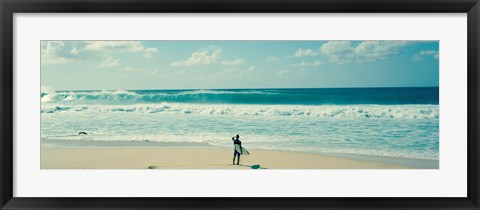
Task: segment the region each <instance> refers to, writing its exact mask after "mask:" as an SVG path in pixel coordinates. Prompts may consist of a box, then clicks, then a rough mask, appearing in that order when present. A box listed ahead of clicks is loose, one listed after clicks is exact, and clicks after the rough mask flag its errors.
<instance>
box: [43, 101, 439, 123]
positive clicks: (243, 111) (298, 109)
mask: <svg viewBox="0 0 480 210" xmlns="http://www.w3.org/2000/svg"><path fill="white" fill-rule="evenodd" d="M41 112H42V113H44V114H51V113H61V112H90V113H92V112H93V113H113V112H124V113H125V112H126V113H128V112H134V113H146V114H156V113H176V114H202V115H233V116H284V117H299V116H300V117H320V118H334V117H339V118H345V117H346V118H401V119H438V117H439V109H438V105H320V106H295V105H220V104H213V105H205V104H168V103H162V104H135V105H58V104H57V105H55V104H48V105H46V104H43V105H42V109H41Z"/></svg>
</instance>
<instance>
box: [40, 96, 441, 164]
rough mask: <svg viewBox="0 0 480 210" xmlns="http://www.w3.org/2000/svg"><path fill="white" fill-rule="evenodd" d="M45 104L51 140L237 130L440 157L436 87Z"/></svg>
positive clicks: (292, 145) (225, 134) (168, 138)
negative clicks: (79, 133) (80, 133)
mask: <svg viewBox="0 0 480 210" xmlns="http://www.w3.org/2000/svg"><path fill="white" fill-rule="evenodd" d="M41 101H42V103H41V104H42V108H41V120H42V121H41V135H42V138H43V139H60V140H92V141H146V140H148V141H151V142H190V143H194V142H195V143H208V144H211V145H217V146H225V147H231V144H232V143H231V140H230V138H231V137H232V136H233V135H235V134H237V133H239V134H240V138H241V140H242V142H243V145H244V146H245V147H247V148H249V149H272V150H288V151H298V152H313V153H340V154H358V155H375V156H389V157H409V158H420V159H432V160H438V149H439V132H438V124H439V109H438V88H436V87H435V88H338V89H336V88H333V89H248V90H245V89H244V90H136V91H105V90H103V91H56V92H54V91H51V92H42V93H41ZM80 131H84V132H87V133H88V135H86V136H85V135H77V134H78V132H80ZM89 142H90V141H89Z"/></svg>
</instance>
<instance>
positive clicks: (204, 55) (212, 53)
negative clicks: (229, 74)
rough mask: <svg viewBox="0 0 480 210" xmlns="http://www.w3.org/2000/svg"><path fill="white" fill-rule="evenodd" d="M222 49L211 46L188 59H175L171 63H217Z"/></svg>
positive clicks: (184, 64) (179, 64)
mask: <svg viewBox="0 0 480 210" xmlns="http://www.w3.org/2000/svg"><path fill="white" fill-rule="evenodd" d="M221 53H222V50H221V49H220V48H218V47H214V46H211V47H209V48H208V49H200V50H198V51H196V52H194V53H192V55H191V56H190V57H189V58H187V59H186V60H181V61H174V62H172V63H170V65H171V66H192V65H200V64H203V65H205V64H212V63H216V62H217V60H218V58H219V57H220V54H221Z"/></svg>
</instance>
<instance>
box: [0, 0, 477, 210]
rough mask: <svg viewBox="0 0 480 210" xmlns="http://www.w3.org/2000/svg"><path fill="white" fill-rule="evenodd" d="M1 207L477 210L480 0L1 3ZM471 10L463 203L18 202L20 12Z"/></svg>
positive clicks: (354, 200)
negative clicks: (16, 33) (16, 30)
mask: <svg viewBox="0 0 480 210" xmlns="http://www.w3.org/2000/svg"><path fill="white" fill-rule="evenodd" d="M0 9H1V26H0V27H1V33H0V36H1V43H0V44H1V45H0V46H1V56H0V64H1V68H2V69H1V85H0V88H1V90H0V94H1V95H0V98H1V105H0V106H1V108H0V109H1V112H0V116H1V119H2V127H1V130H0V141H1V144H0V156H1V165H0V190H1V191H0V207H1V209H70V208H75V209H277V208H278V209H312V208H314V209H479V206H480V205H479V198H480V197H479V189H480V185H479V159H480V156H479V152H480V147H479V144H478V140H479V139H478V137H479V132H480V130H479V124H478V119H479V116H480V115H479V113H480V112H479V104H478V99H479V97H478V94H479V88H480V86H479V80H480V77H479V70H480V69H479V60H480V57H479V56H480V53H479V49H480V47H479V13H480V5H479V1H478V0H403V1H401V0H382V1H380V0H336V1H331V0H255V1H252V0H228V1H226V0H140V1H136V0H83V1H79V0H70V1H68V0H0ZM157 12H161V13H203V12H211V13H220V12H221V13H250V12H251V13H259V12H262V13H263V12H264V13H280V12H282V13H283V12H287V13H293V12H294V13H307V12H308V13H467V14H468V16H467V18H468V23H467V25H468V40H467V41H468V163H467V167H468V177H467V182H468V188H467V197H465V198H414V197H410V198H360V197H359V198H25V197H13V183H14V179H15V177H14V176H13V141H14V136H13V121H14V119H13V110H14V109H15V106H14V104H13V73H14V72H13V40H14V37H13V15H14V14H15V13H157Z"/></svg>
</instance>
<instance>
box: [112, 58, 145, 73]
mask: <svg viewBox="0 0 480 210" xmlns="http://www.w3.org/2000/svg"><path fill="white" fill-rule="evenodd" d="M117 60H118V59H117ZM117 65H118V63H117ZM120 71H125V72H136V71H142V69H141V68H136V67H131V66H127V67H124V68H121V69H120Z"/></svg>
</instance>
